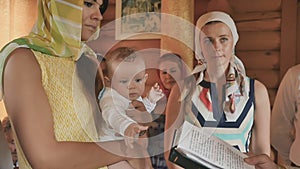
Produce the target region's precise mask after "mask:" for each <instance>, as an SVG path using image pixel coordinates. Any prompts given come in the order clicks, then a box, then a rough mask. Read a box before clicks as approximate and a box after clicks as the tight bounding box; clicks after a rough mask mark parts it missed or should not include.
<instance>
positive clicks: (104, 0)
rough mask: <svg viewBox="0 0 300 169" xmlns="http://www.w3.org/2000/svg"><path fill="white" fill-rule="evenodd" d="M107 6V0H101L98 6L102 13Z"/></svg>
mask: <svg viewBox="0 0 300 169" xmlns="http://www.w3.org/2000/svg"><path fill="white" fill-rule="evenodd" d="M94 1H96V0H94ZM107 7H108V0H103V4H102V5H101V6H100V12H101V14H102V15H103V14H104V13H105V11H106V9H107Z"/></svg>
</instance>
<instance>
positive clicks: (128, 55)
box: [103, 47, 137, 76]
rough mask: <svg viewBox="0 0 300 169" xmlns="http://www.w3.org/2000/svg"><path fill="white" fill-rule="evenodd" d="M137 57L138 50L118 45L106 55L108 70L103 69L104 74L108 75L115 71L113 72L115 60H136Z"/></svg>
mask: <svg viewBox="0 0 300 169" xmlns="http://www.w3.org/2000/svg"><path fill="white" fill-rule="evenodd" d="M136 57H137V55H136V50H135V49H133V48H129V47H118V48H116V49H113V50H111V51H109V52H108V53H107V54H106V55H105V64H106V70H105V71H103V74H104V75H105V76H108V74H109V73H113V72H111V70H112V68H111V65H112V63H113V62H115V61H119V62H122V61H124V62H134V61H135V59H136Z"/></svg>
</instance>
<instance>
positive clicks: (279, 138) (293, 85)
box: [271, 68, 300, 165]
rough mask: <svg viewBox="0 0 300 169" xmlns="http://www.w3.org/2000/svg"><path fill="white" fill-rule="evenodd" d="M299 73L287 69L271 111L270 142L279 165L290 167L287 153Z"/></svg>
mask: <svg viewBox="0 0 300 169" xmlns="http://www.w3.org/2000/svg"><path fill="white" fill-rule="evenodd" d="M298 76H299V71H298V70H297V69H296V68H292V69H289V70H288V71H287V73H286V74H285V76H284V77H283V79H282V81H281V83H280V86H279V88H278V91H277V95H276V99H275V101H274V106H273V109H272V120H271V129H272V130H271V142H272V146H273V147H274V148H275V149H276V150H277V152H278V155H279V161H278V162H279V163H285V164H286V165H290V163H291V162H290V160H289V153H290V148H291V145H292V143H293V134H292V133H293V131H294V124H293V123H294V119H295V115H296V112H297V109H298V108H297V107H298V106H297V104H299V101H298V100H299V99H298V98H299V93H300V92H299V82H300V80H299V78H298Z"/></svg>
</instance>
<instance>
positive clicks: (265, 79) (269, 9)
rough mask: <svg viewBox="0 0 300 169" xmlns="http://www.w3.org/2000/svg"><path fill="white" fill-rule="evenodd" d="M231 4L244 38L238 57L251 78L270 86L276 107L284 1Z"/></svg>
mask: <svg viewBox="0 0 300 169" xmlns="http://www.w3.org/2000/svg"><path fill="white" fill-rule="evenodd" d="M233 1H234V2H233ZM229 2H230V4H231V6H232V8H233V12H234V13H233V14H232V17H233V19H234V20H235V22H236V25H237V29H238V32H239V35H240V39H239V42H238V44H237V46H236V55H237V56H238V57H239V58H240V59H241V60H242V61H243V62H244V64H245V68H246V71H247V74H248V76H250V77H253V78H255V79H258V80H259V81H261V82H262V83H264V84H265V85H266V87H267V88H268V92H269V96H270V101H271V104H273V102H274V99H275V95H276V90H277V88H278V85H279V83H280V71H279V70H280V62H279V61H280V41H281V39H280V35H281V32H280V31H281V1H280V0H264V1H261V0H253V1H247V0H240V1H236V0H229Z"/></svg>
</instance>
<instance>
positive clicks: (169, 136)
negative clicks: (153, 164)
mask: <svg viewBox="0 0 300 169" xmlns="http://www.w3.org/2000/svg"><path fill="white" fill-rule="evenodd" d="M180 95H181V92H180V88H179V87H178V85H175V86H174V87H173V88H172V91H171V93H170V96H169V99H168V102H167V107H166V124H165V133H164V148H165V159H166V163H167V166H168V168H169V169H175V168H181V167H179V166H178V165H176V164H174V163H172V162H170V161H169V160H168V159H169V154H170V151H169V150H170V149H171V146H172V140H173V135H174V131H175V129H177V128H179V127H180V126H181V125H182V123H183V121H184V116H183V113H180V107H181V101H180Z"/></svg>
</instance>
